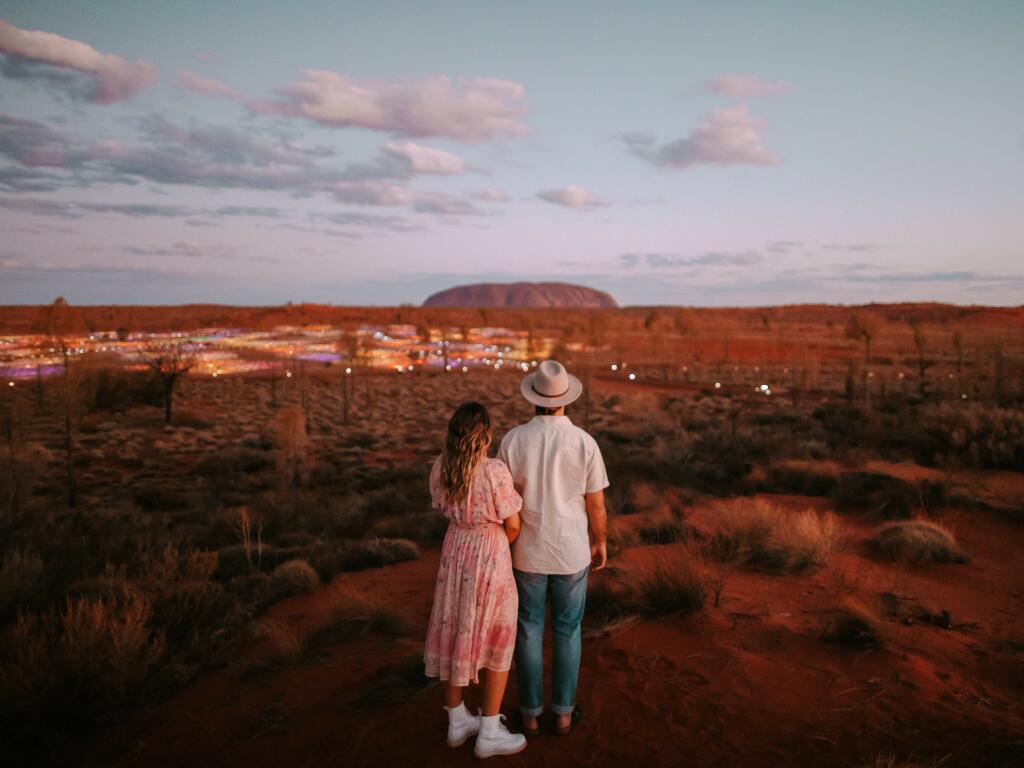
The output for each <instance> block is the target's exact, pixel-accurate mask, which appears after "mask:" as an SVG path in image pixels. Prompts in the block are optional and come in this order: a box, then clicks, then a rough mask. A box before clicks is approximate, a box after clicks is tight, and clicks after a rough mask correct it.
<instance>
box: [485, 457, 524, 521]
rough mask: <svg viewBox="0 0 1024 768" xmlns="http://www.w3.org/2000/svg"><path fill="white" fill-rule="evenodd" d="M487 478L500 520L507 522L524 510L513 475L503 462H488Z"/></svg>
mask: <svg viewBox="0 0 1024 768" xmlns="http://www.w3.org/2000/svg"><path fill="white" fill-rule="evenodd" d="M487 477H488V478H489V479H490V483H491V499H492V500H493V502H494V511H495V512H497V513H498V519H499V520H505V519H507V518H509V517H512V515H514V514H516V513H517V512H518V511H519V510H520V509H522V508H523V499H522V497H521V496H520V495H519V494H518V493H516V489H515V487H514V486H513V484H512V475H511V473H510V472H509V471H508V467H506V466H505V462H503V461H498V460H495V461H490V462H488V472H487Z"/></svg>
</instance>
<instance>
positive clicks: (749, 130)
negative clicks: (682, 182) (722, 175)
mask: <svg viewBox="0 0 1024 768" xmlns="http://www.w3.org/2000/svg"><path fill="white" fill-rule="evenodd" d="M764 127H765V121H764V118H762V117H759V116H758V115H754V114H752V113H751V112H750V111H749V110H748V109H747V107H746V105H743V104H740V105H739V106H736V107H727V108H722V109H714V110H712V111H711V114H709V115H708V116H707V117H705V118H704V119H702V120H701V121H700V122H698V123H697V125H695V126H694V127H693V128H692V129H691V130H690V133H689V135H687V136H685V137H683V138H681V139H676V140H675V141H670V142H666V143H664V144H658V143H657V140H656V138H655V137H654V136H651V135H650V134H637V133H633V134H628V135H626V136H625V137H624V140H625V142H626V145H627V146H628V147H629V149H630V151H631V152H632V153H633V154H635V155H636V156H637V157H640V158H643V159H644V160H647V161H648V162H650V163H653V164H654V165H657V166H660V167H663V168H689V167H691V166H694V165H776V164H777V163H778V162H779V160H778V158H777V157H776V156H775V155H774V154H773V153H772V152H771V151H769V150H768V148H767V147H765V145H764V143H763V142H762V139H761V132H762V131H763V130H764Z"/></svg>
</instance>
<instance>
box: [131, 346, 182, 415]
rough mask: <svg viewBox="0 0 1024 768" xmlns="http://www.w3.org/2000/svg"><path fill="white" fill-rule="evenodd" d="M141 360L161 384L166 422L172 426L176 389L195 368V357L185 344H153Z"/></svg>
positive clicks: (141, 355) (140, 356) (142, 355)
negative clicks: (172, 409) (183, 377)
mask: <svg viewBox="0 0 1024 768" xmlns="http://www.w3.org/2000/svg"><path fill="white" fill-rule="evenodd" d="M139 358H140V359H141V360H142V362H143V363H144V364H145V365H146V367H147V368H149V370H150V371H151V372H152V374H153V376H154V377H156V379H157V381H159V382H160V387H161V389H162V390H163V396H164V420H165V421H166V422H167V423H168V424H170V423H171V408H172V405H173V401H174V388H175V387H176V386H177V385H178V380H179V379H181V377H182V376H184V375H185V374H186V373H188V372H189V371H190V370H192V368H193V367H195V364H196V359H195V355H193V354H192V352H191V351H190V350H188V349H186V348H185V345H183V344H153V345H150V346H149V347H147V348H146V350H145V351H144V352H143V353H142V354H140V355H139Z"/></svg>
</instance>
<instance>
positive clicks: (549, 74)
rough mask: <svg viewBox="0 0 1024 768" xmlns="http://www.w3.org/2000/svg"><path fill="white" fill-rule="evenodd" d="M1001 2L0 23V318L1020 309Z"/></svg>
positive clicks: (70, 10)
mask: <svg viewBox="0 0 1024 768" xmlns="http://www.w3.org/2000/svg"><path fill="white" fill-rule="evenodd" d="M1022 76H1024V2H1019V1H1018V0H1005V1H1004V2H941V1H940V0H935V1H934V2H932V1H929V2H910V1H909V0H908V1H907V2H898V3H896V2H858V3H852V2H851V3H835V2H824V1H823V2H790V3H785V2H756V3H700V4H698V3H686V2H653V1H650V2H645V1H643V0H640V1H634V2H619V3H611V2H578V3H577V2H515V3H511V2H509V3H497V2H481V1H480V0H477V1H476V2H435V3H415V4H414V3H411V2H403V3H399V2H383V1H381V0H377V1H376V2H373V3H346V2H337V1H333V2H327V1H324V2H302V1H301V0H300V1H297V2H294V3H283V2H255V1H254V0H247V1H246V2H215V3H198V2H186V1H185V0H174V2H162V3H155V2H152V3H146V2H107V1H105V0H96V1H95V2H78V3H68V2H50V1H49V0H31V2H19V1H12V0H4V2H2V3H0V232H2V233H3V236H2V239H0V303H5V304H7V303H40V302H46V301H49V300H51V299H53V298H54V297H55V296H57V295H63V296H65V297H67V298H68V299H69V300H70V301H71V302H72V303H78V304H97V303H122V304H126V303H147V304H152V303H159V304H170V303H184V302H222V303H235V304H269V303H280V302H285V301H289V300H291V301H316V302H329V303H337V304H398V303H414V304H418V303H420V302H422V301H423V299H424V298H426V296H427V295H428V294H430V293H431V292H433V291H435V290H438V289H441V288H444V287H447V286H449V285H452V284H455V283H460V282H477V281H499V282H504V281H512V280H566V281H571V282H577V283H581V284H584V285H590V286H593V287H595V288H600V289H603V290H607V291H609V292H610V293H612V295H613V296H615V297H616V299H618V300H619V302H620V303H622V304H691V305H767V304H783V303H797V302H839V303H863V302H870V301H878V302H882V301H902V300H936V301H951V302H957V303H963V304H971V303H978V304H1021V303H1024V85H1022V81H1024V77H1022Z"/></svg>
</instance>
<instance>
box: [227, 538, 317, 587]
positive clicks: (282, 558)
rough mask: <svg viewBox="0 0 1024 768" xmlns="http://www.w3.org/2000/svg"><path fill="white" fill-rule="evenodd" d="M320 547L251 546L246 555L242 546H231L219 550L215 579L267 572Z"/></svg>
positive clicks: (229, 578)
mask: <svg viewBox="0 0 1024 768" xmlns="http://www.w3.org/2000/svg"><path fill="white" fill-rule="evenodd" d="M320 546H322V545H321V544H313V545H310V546H298V547H276V546H273V545H271V544H263V545H256V544H253V545H252V547H251V548H250V549H249V551H248V553H247V551H246V546H245V545H244V544H233V545H231V546H227V547H223V548H221V549H220V550H219V552H218V563H217V571H216V577H217V578H218V579H219V580H221V581H230V580H231V579H233V578H235V577H236V576H243V575H246V574H252V573H262V572H269V571H272V570H273V569H274V568H277V567H278V566H279V565H281V564H282V563H287V562H288V561H289V560H297V559H299V558H304V557H306V556H307V555H308V554H309V553H310V552H311V551H313V550H316V549H317V548H318V547H320Z"/></svg>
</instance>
